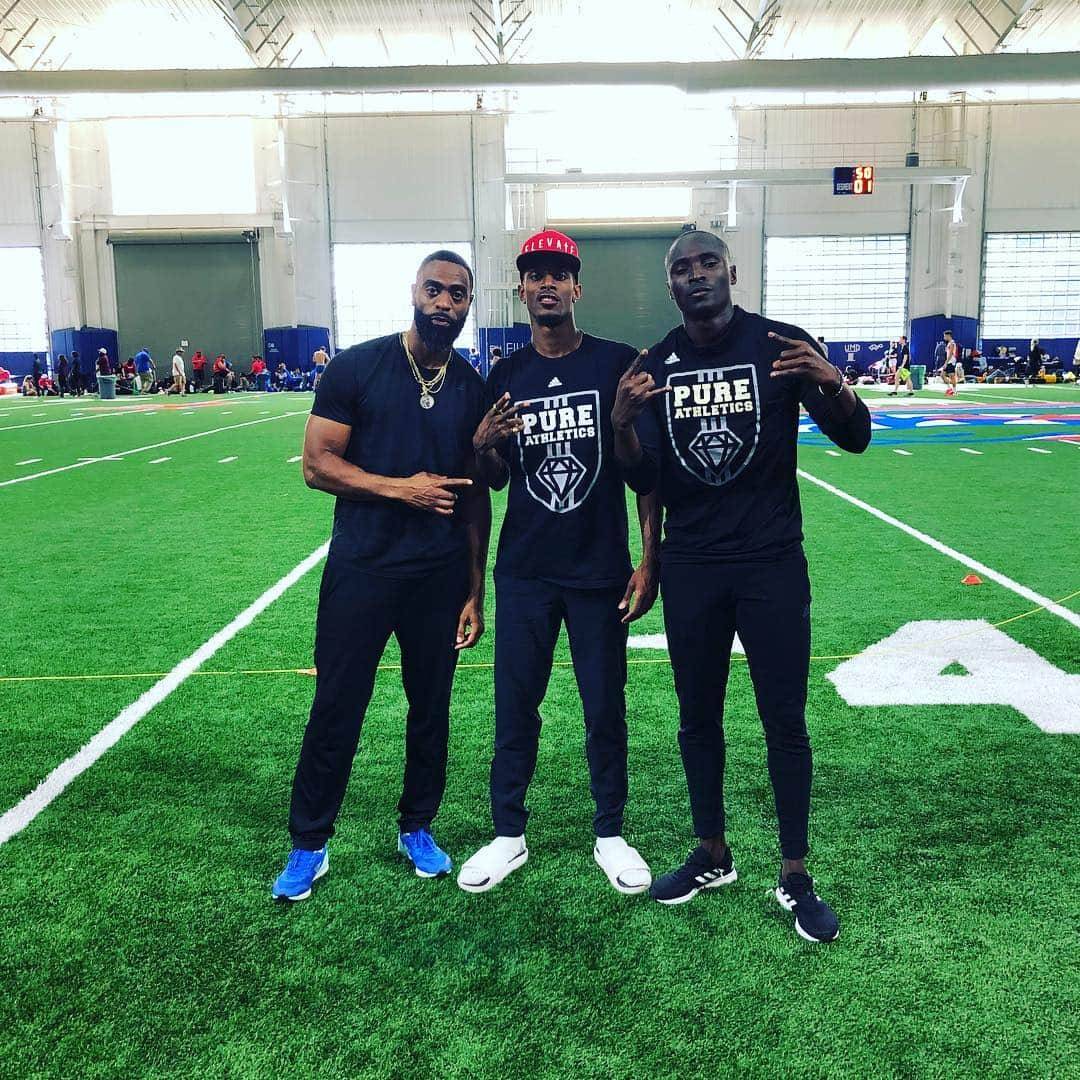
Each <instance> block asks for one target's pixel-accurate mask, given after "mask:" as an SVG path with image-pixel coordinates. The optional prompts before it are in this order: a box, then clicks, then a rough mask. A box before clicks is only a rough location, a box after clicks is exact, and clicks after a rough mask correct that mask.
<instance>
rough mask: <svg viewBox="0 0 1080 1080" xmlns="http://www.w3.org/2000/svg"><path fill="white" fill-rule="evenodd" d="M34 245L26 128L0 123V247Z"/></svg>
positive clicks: (36, 235)
mask: <svg viewBox="0 0 1080 1080" xmlns="http://www.w3.org/2000/svg"><path fill="white" fill-rule="evenodd" d="M37 243H40V233H39V232H38V221H37V208H36V206H35V192H34V166H33V157H32V156H31V143H30V125H29V124H18V123H0V245H8V244H10V245H12V246H16V245H17V246H22V245H24V244H37Z"/></svg>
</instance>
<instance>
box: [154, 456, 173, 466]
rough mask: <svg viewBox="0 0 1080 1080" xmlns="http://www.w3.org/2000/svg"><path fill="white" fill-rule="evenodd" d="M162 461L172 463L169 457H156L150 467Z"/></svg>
mask: <svg viewBox="0 0 1080 1080" xmlns="http://www.w3.org/2000/svg"><path fill="white" fill-rule="evenodd" d="M163 461H172V458H171V457H156V458H154V460H153V461H151V462H150V464H151V465H160V464H161V463H162V462H163Z"/></svg>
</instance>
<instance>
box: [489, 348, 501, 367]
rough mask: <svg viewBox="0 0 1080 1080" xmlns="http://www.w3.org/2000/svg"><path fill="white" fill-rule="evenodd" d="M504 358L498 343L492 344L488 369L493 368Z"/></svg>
mask: <svg viewBox="0 0 1080 1080" xmlns="http://www.w3.org/2000/svg"><path fill="white" fill-rule="evenodd" d="M501 359H502V349H500V348H499V346H498V345H492V346H491V363H490V364H489V365H488V369H489V370H490V369H491V368H493V367H494V366H495V365H496V364H497V363H498V362H499V361H500V360H501Z"/></svg>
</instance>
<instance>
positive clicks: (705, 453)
mask: <svg viewBox="0 0 1080 1080" xmlns="http://www.w3.org/2000/svg"><path fill="white" fill-rule="evenodd" d="M690 449H691V450H692V451H693V452H694V453H695V454H696V455H697V457H698V460H699V461H702V462H703V463H704V464H705V467H706V468H707V469H713V470H715V471H716V472H722V471H723V470H724V469H726V468H727V466H728V465H729V464H730V463H731V462H732V461H733V460H734V458H735V455H736V454H738V452H739V451H740V450H741V449H742V439H740V438H739V436H738V435H736V434H735V433H734V432H733V431H729V430H728V429H727V428H721V429H720V430H719V431H706V430H705V429H704V428H703V429H702V430H701V431H699V432H698V433H697V434H696V435H695V436H694V437H693V439H691V440H690Z"/></svg>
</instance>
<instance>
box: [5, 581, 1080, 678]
mask: <svg viewBox="0 0 1080 1080" xmlns="http://www.w3.org/2000/svg"><path fill="white" fill-rule="evenodd" d="M1077 596H1080V589H1077V590H1076V591H1075V592H1071V593H1069V595H1068V596H1063V597H1062V598H1061V599H1060V600H1055V601H1054V603H1055V604H1064V603H1065V602H1066V601H1068V600H1072V599H1074V598H1075V597H1077ZM1045 610H1046V608H1045V607H1033V608H1031V610H1030V611H1023V612H1021V613H1020V614H1019V615H1012V616H1010V617H1009V618H1008V619H1002V620H1001V621H1000V622H996V623H991V624H990V625H991V626H992V627H995V628H996V627H999V626H1005V625H1007V624H1008V623H1014V622H1017V621H1018V620H1020V619H1026V618H1027V617H1028V616H1029V615H1037V614H1038V613H1039V612H1040V611H1045ZM982 631H983V628H982V627H981V626H980V627H978V628H977V629H975V630H970V631H966V632H965V633H963V634H953V635H952V636H951V637H947V638H936V639H935V640H934V641H932V642H930V643H929V644H928V645H927V646H925V648H931V647H936V646H938V645H940V644H941V643H942V642H945V641H956V640H957V639H958V638H965V637H972V636H973V635H975V634H981V633H982ZM913 651H915V652H919V651H921V650H919V649H915V650H913ZM859 655H860V654H859V653H838V654H837V655H835V656H811V657H810V659H811V660H812V661H817V662H821V661H828V660H854V659H855V657H856V656H859ZM731 659H732V660H745V659H746V657H745V656H744V655H742V654H741V653H733V654H732V656H731ZM626 662H627V664H639V665H640V664H670V663H671V659H670V657H667V656H657V657H650V658H642V659H638V658H629V659H627V661H626ZM494 666H495V665H494V664H493V663H482V664H458V669H459V670H460V669H465V670H468V669H474V670H477V669H479V670H490V669H491V668H494ZM572 666H573V661H572V660H556V661H555V662H554V664H553V665H552V667H572ZM378 670H379V671H400V670H401V665H400V664H380V665H379V667H378ZM166 674H168V673H167V672H164V671H140V672H121V673H117V674H107V675H0V683H24V682H89V681H96V680H101V679H160V678H162V677H164V676H165V675H166ZM314 674H315V669H314V668H245V669H242V670H238V671H194V672H192V677H194V676H196V675H211V676H213V675H217V676H222V675H225V676H237V675H308V676H311V675H314Z"/></svg>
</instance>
